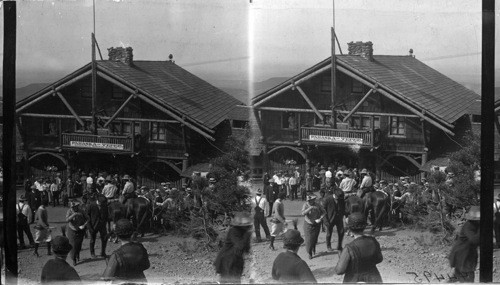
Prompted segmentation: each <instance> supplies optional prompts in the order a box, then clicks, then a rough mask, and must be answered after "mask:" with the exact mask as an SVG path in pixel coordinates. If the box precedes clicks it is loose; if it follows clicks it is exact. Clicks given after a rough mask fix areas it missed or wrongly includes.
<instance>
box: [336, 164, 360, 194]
mask: <svg viewBox="0 0 500 285" xmlns="http://www.w3.org/2000/svg"><path fill="white" fill-rule="evenodd" d="M354 186H356V180H354V179H353V178H351V172H350V171H349V170H346V171H345V172H344V179H342V182H340V186H339V188H340V189H342V191H343V192H344V194H350V193H352V190H353V189H354Z"/></svg>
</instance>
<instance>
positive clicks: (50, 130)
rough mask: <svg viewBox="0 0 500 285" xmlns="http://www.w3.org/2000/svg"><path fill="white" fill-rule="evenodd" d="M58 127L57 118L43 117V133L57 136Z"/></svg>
mask: <svg viewBox="0 0 500 285" xmlns="http://www.w3.org/2000/svg"><path fill="white" fill-rule="evenodd" d="M57 133H58V127H57V122H56V119H43V135H45V136H57Z"/></svg>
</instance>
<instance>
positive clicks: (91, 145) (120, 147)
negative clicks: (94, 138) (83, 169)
mask: <svg viewBox="0 0 500 285" xmlns="http://www.w3.org/2000/svg"><path fill="white" fill-rule="evenodd" d="M69 145H70V146H73V147H85V148H100V149H113V150H124V146H123V144H114V143H98V142H80V141H70V142H69Z"/></svg>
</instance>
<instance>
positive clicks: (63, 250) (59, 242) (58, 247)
mask: <svg viewBox="0 0 500 285" xmlns="http://www.w3.org/2000/svg"><path fill="white" fill-rule="evenodd" d="M72 248H73V247H72V246H71V244H70V243H69V239H68V238H67V237H65V236H56V237H54V238H53V239H52V251H53V252H54V253H55V254H67V253H68V252H70V251H71V249H72Z"/></svg>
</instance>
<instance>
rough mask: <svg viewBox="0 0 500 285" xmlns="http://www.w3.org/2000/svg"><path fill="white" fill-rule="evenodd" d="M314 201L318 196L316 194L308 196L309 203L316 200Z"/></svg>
mask: <svg viewBox="0 0 500 285" xmlns="http://www.w3.org/2000/svg"><path fill="white" fill-rule="evenodd" d="M314 199H316V195H314V194H311V195H307V201H310V200H314Z"/></svg>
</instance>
